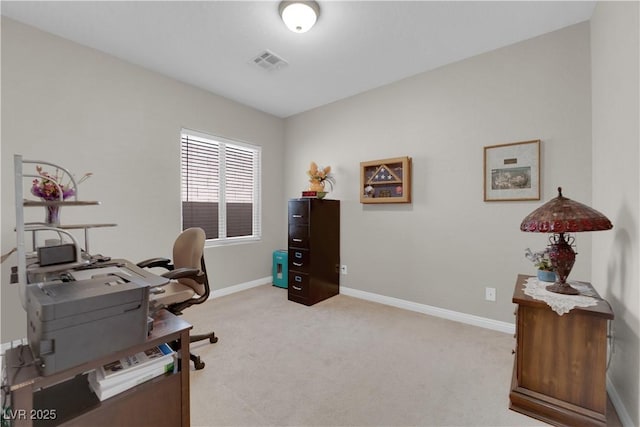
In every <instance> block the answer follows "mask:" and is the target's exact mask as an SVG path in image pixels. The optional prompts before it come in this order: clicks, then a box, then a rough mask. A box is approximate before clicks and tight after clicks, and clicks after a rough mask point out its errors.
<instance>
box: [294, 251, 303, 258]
mask: <svg viewBox="0 0 640 427" xmlns="http://www.w3.org/2000/svg"><path fill="white" fill-rule="evenodd" d="M294 256H295V257H296V258H302V252H296V253H295V255H294Z"/></svg>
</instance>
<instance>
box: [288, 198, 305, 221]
mask: <svg viewBox="0 0 640 427" xmlns="http://www.w3.org/2000/svg"><path fill="white" fill-rule="evenodd" d="M308 223H309V203H308V201H307V200H292V201H289V224H308Z"/></svg>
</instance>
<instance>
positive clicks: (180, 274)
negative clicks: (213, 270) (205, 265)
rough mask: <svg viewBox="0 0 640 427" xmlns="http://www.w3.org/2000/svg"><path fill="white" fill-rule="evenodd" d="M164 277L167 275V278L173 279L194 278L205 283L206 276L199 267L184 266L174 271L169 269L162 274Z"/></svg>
mask: <svg viewBox="0 0 640 427" xmlns="http://www.w3.org/2000/svg"><path fill="white" fill-rule="evenodd" d="M162 277H166V278H167V279H173V280H175V279H182V278H185V277H186V278H188V279H193V280H195V281H196V282H198V283H204V277H205V276H204V274H202V272H201V271H200V270H199V269H197V268H187V267H182V268H177V269H175V270H172V271H167V272H166V273H164V274H163V275H162Z"/></svg>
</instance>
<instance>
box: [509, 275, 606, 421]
mask: <svg viewBox="0 0 640 427" xmlns="http://www.w3.org/2000/svg"><path fill="white" fill-rule="evenodd" d="M529 277H531V276H525V275H518V279H517V282H516V286H515V290H514V293H513V302H514V303H515V304H517V305H518V307H517V309H516V346H517V347H516V351H515V361H514V370H513V378H512V381H511V392H510V393H509V399H510V401H511V404H510V405H509V407H510V408H511V409H512V410H514V411H517V412H521V413H523V414H525V415H529V416H531V417H534V418H537V419H540V420H542V421H544V422H547V423H550V424H553V425H557V426H577V425H579V426H606V425H607V388H606V368H607V330H608V328H607V327H608V322H609V321H610V320H612V319H613V311H612V310H611V306H610V305H609V303H608V302H607V301H605V300H604V299H602V298H600V296H599V295H598V294H597V292H596V291H595V290H594V289H593V287H592V286H591V284H589V283H585V285H587V286H588V287H589V288H590V292H593V295H595V296H594V298H596V300H597V304H596V305H594V306H591V307H575V308H573V309H572V310H571V311H570V312H569V313H566V314H563V315H562V316H560V315H558V314H557V313H556V312H555V311H553V310H552V309H551V307H549V305H548V304H547V303H546V302H544V301H541V300H536V299H534V298H532V297H530V296H528V295H526V294H525V293H524V288H525V282H526V280H527V279H528V278H529Z"/></svg>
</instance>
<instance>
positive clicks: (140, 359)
mask: <svg viewBox="0 0 640 427" xmlns="http://www.w3.org/2000/svg"><path fill="white" fill-rule="evenodd" d="M176 357H177V355H176V352H175V351H173V349H171V347H169V346H168V345H167V344H161V345H159V346H156V347H152V348H150V349H148V350H146V351H142V352H140V353H136V354H134V355H132V356H127V357H123V358H122V359H119V360H115V361H113V362H111V363H107V364H106V365H103V366H100V367H99V368H97V369H95V370H93V371H91V372H89V375H88V379H89V387H91V390H93V392H94V393H95V394H96V396H98V399H100V400H101V401H102V400H105V399H108V398H110V397H112V396H115V395H116V394H118V393H122V392H123V391H125V390H128V389H130V388H131V387H134V386H136V385H138V384H141V383H143V382H145V381H149V380H150V379H152V378H155V377H157V376H160V375H163V374H165V373H167V372H174V371H175V367H176V363H175V360H176Z"/></svg>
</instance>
